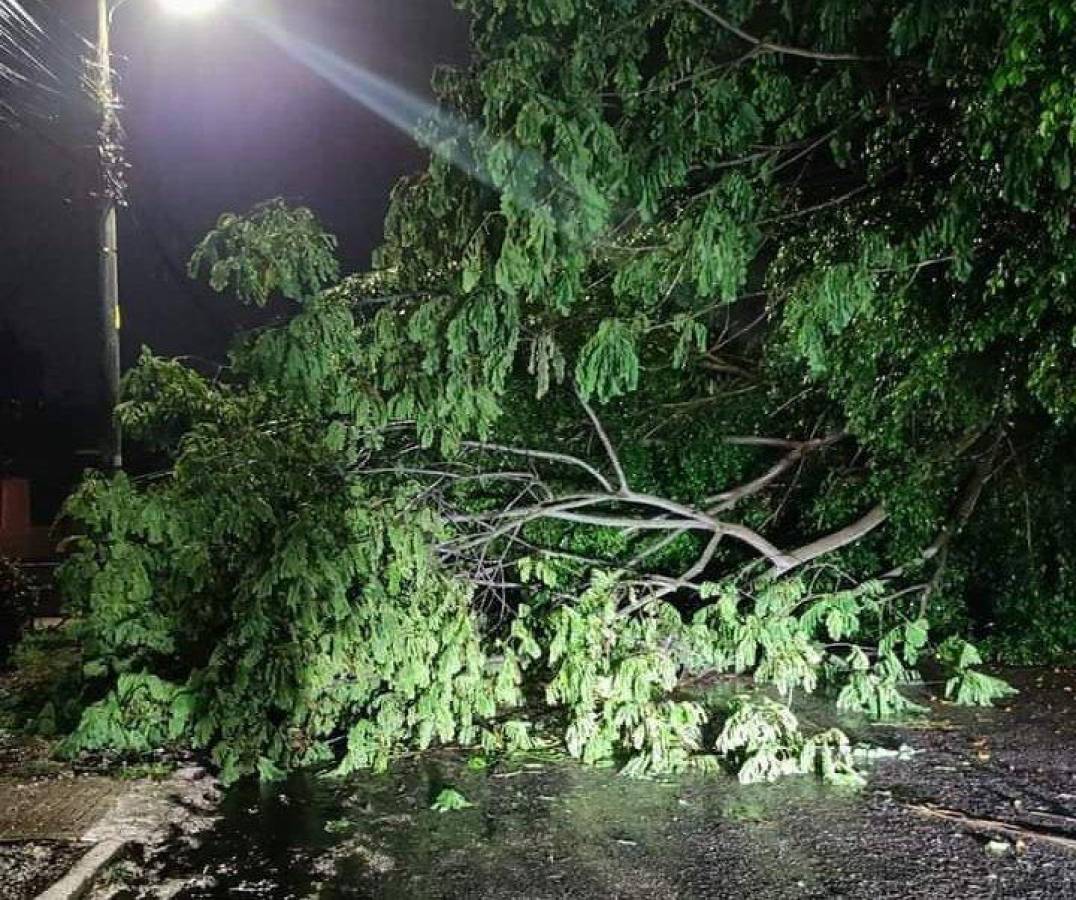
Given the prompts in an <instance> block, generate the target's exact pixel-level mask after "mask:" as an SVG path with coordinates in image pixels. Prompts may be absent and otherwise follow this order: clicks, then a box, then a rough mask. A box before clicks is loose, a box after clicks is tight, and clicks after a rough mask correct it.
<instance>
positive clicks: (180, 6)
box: [160, 0, 221, 16]
mask: <svg viewBox="0 0 1076 900" xmlns="http://www.w3.org/2000/svg"><path fill="white" fill-rule="evenodd" d="M160 4H161V6H163V7H164V8H165V9H166V10H168V12H170V13H172V14H173V15H177V16H201V15H204V14H205V13H208V12H212V11H213V10H214V9H215V8H216V7H218V6H220V4H221V0H160Z"/></svg>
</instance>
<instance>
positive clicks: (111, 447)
mask: <svg viewBox="0 0 1076 900" xmlns="http://www.w3.org/2000/svg"><path fill="white" fill-rule="evenodd" d="M110 16H111V11H110V10H109V8H108V0H97V71H98V83H97V89H98V93H99V95H100V96H99V102H100V104H101V133H100V135H99V141H98V153H99V154H100V165H101V213H100V216H101V218H100V224H99V231H98V248H97V250H98V254H99V256H100V272H101V285H100V293H101V296H100V302H101V309H100V325H101V370H102V374H103V375H104V379H105V387H106V403H107V406H108V423H107V426H106V431H105V438H104V442H103V445H102V452H101V460H102V463H103V465H104V468H105V469H106V470H108V471H119V470H120V469H122V468H123V442H122V435H121V434H120V426H119V422H118V421H117V420H116V407H117V406H118V405H119V402H120V273H119V234H118V228H117V224H116V197H115V191H114V187H115V185H114V184H113V180H112V177H111V172H110V165H111V162H112V161H111V160H110V153H111V152H112V149H113V147H114V145H115V141H114V139H115V138H116V137H117V136H118V135H117V132H118V131H119V122H118V121H117V118H116V97H115V93H114V91H113V85H112V48H111V41H110V39H109V25H110V22H109V19H110Z"/></svg>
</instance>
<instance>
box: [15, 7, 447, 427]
mask: <svg viewBox="0 0 1076 900" xmlns="http://www.w3.org/2000/svg"><path fill="white" fill-rule="evenodd" d="M225 2H227V0H225ZM249 2H251V3H262V4H264V3H268V2H269V0H249ZM62 5H63V6H64V7H65V8H66V9H67V10H68V12H69V14H70V15H71V18H70V20H69V21H70V22H71V23H72V24H73V25H76V26H78V27H80V28H82V29H84V31H85V32H86V33H89V31H90V29H91V26H92V20H91V19H87V18H80V17H78V16H77V15H76V13H81V14H82V15H83V16H85V15H87V14H90V15H92V8H93V3H92V2H91V0H64V3H63V4H62ZM276 8H277V9H278V10H279V11H280V12H281V14H283V15H285V16H286V19H287V24H288V28H289V29H292V30H293V31H294V33H296V34H301V35H302V36H304V37H306V38H308V39H310V40H313V41H316V42H318V43H320V44H324V45H325V46H327V47H329V48H332V49H334V50H335V51H336V52H337V53H339V54H340V55H342V56H344V57H346V58H347V59H349V60H354V61H355V62H356V63H359V64H361V65H362V66H364V67H366V68H367V69H370V70H372V71H374V72H376V73H378V74H379V75H382V76H384V77H386V78H388V79H391V80H392V81H393V82H395V83H397V84H399V85H401V86H403V87H406V88H409V89H411V90H413V91H416V92H419V93H423V94H428V85H429V80H430V75H431V73H432V71H433V68H434V66H435V65H437V64H439V63H456V64H460V63H464V62H465V61H466V58H467V23H466V21H464V19H463V18H462V17H461V16H460V15H459V14H458V13H457V12H455V10H454V9H453V8H452V6H451V3H450V0H301V2H300V0H291V2H290V3H288V4H286V5H285V4H281V3H279V2H278V3H277V4H276ZM113 40H114V45H115V51H116V53H117V55H118V56H119V57H121V58H120V59H119V60H118V68H119V70H120V72H121V78H122V81H121V84H120V90H121V93H122V96H123V100H124V103H125V109H124V111H123V124H124V126H125V128H126V131H127V135H128V141H127V157H128V160H129V162H130V163H131V164H132V166H133V168H132V170H131V172H130V176H129V178H130V208H129V209H127V210H125V211H124V212H123V213H122V214H121V234H120V247H121V253H120V274H121V301H122V307H123V312H124V319H123V337H122V340H123V357H124V364H125V366H126V365H130V364H131V363H132V361H133V360H134V358H135V357H136V355H137V353H138V350H139V348H140V347H141V346H142V345H143V344H146V345H149V346H150V347H151V348H152V349H153V350H155V351H157V352H158V353H161V354H165V355H182V354H194V355H200V356H205V357H210V358H220V357H221V356H222V355H223V353H224V351H225V348H226V347H227V345H228V342H229V338H230V335H231V334H232V333H233V332H234V331H235V329H236V328H238V327H242V325H243V324H249V323H252V322H253V321H255V318H254V317H252V315H251V314H250V313H249V312H247V311H244V310H242V309H239V308H237V306H236V304H235V303H234V301H232V300H231V299H229V298H225V297H219V296H217V295H215V294H213V293H212V292H210V291H208V290H206V289H204V288H200V287H198V286H196V285H194V284H193V283H191V282H188V281H187V280H186V278H185V276H184V274H183V269H184V266H185V262H186V259H187V257H188V256H189V254H190V250H191V248H192V247H193V245H194V243H195V241H196V240H197V239H198V238H199V237H200V236H201V235H202V234H203V233H205V231H206V230H208V228H209V227H211V225H212V224H213V222H214V220H215V219H216V217H217V215H218V214H219V213H221V212H224V211H229V210H234V211H243V210H246V209H248V208H249V207H250V206H251V205H252V204H254V203H255V202H257V201H259V200H262V199H265V198H268V197H272V196H284V197H286V198H287V199H289V200H290V201H293V202H296V203H303V204H305V205H308V206H310V207H312V208H313V209H314V210H315V211H316V212H317V213H318V214H319V215H320V216H321V217H322V218H323V220H324V221H325V222H326V223H327V225H328V227H329V228H330V230H332V231H334V232H335V233H336V234H337V235H338V236H339V238H340V242H341V251H342V256H343V259H344V263H345V268H346V269H348V270H353V269H356V268H363V267H365V266H366V265H367V263H368V261H369V254H370V251H371V250H372V249H373V248H374V247H375V246H376V245H377V243H378V242H379V239H380V236H381V226H382V221H383V216H384V212H385V207H386V204H387V199H388V194H389V190H390V189H391V187H392V185H393V183H394V182H395V181H396V179H397V178H398V177H400V176H401V175H403V174H407V173H410V172H414V171H416V170H418V169H420V168H421V167H422V165H423V161H424V156H423V154H422V152H421V151H420V150H419V148H417V147H416V146H415V144H414V143H413V142H412V141H411V139H410V138H409V137H408V136H407V135H405V134H402V133H401V132H399V131H397V130H396V129H395V128H393V127H392V126H391V125H389V124H387V123H385V122H383V121H381V120H380V119H378V118H377V117H376V116H375V115H374V114H373V113H371V112H369V111H367V110H366V109H364V108H363V107H362V106H361V105H359V104H358V103H356V101H354V100H353V99H350V98H348V97H346V96H344V95H343V94H341V93H339V92H338V91H337V89H336V88H334V87H332V86H331V85H329V84H327V83H326V82H324V81H322V80H321V79H320V78H318V77H317V76H316V75H314V74H313V73H311V72H309V71H307V70H306V69H304V68H303V67H302V66H300V65H299V64H298V63H296V62H294V61H293V60H292V59H291V58H289V57H288V56H287V55H286V54H283V53H282V52H281V51H280V50H279V49H278V48H277V47H275V46H274V45H272V44H271V43H269V42H268V41H267V40H266V39H265V38H263V37H261V36H260V35H258V34H257V33H255V32H254V31H253V30H252V29H251V28H250V27H249V26H248V25H246V24H244V22H243V21H241V20H239V19H237V18H235V17H232V16H228V15H223V16H215V17H212V18H209V19H199V20H186V19H176V18H173V17H169V16H167V15H166V14H165V13H163V12H162V11H161V10H160V8H159V6H158V5H157V3H156V2H155V0H127V2H126V3H125V4H124V6H123V7H122V8H121V9H120V10H119V11H118V13H117V15H116V18H115V26H114V38H113ZM0 90H2V89H0ZM82 102H83V101H79V103H82ZM77 105H78V104H76V105H75V107H74V108H77ZM66 118H67V121H62V122H60V123H54V124H47V125H43V126H42V127H41V128H34V129H22V130H18V131H13V130H11V129H8V128H3V127H2V126H0V399H3V398H4V397H11V396H12V395H15V394H22V395H23V396H34V395H38V396H44V397H45V398H46V399H48V400H49V401H50V402H56V401H57V400H59V399H66V400H69V401H72V402H76V403H78V404H80V405H87V404H92V403H93V402H94V398H95V397H96V396H99V380H98V370H97V361H96V360H97V355H96V354H97V352H98V345H97V331H96V324H95V322H96V320H95V315H96V303H97V280H96V279H97V275H96V258H95V239H94V238H95V235H94V216H95V212H94V206H93V203H92V201H91V200H90V199H89V198H88V197H87V192H88V191H89V190H90V189H92V184H93V180H92V179H93V165H94V157H93V147H92V135H89V134H87V132H86V131H85V127H84V126H85V124H86V123H85V122H83V123H81V124H82V130H81V131H80V130H79V123H78V121H77V120H78V116H77V115H69V116H67V117H66ZM37 132H44V133H45V134H46V135H47V136H48V138H49V139H48V140H45V139H43V138H42V137H41V135H40V134H39V133H37ZM2 437H3V436H2V435H0V440H2Z"/></svg>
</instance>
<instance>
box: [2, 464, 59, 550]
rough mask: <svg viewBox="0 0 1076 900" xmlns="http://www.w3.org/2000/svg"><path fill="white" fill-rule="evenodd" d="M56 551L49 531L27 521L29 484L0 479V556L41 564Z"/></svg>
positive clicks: (23, 480) (13, 479) (19, 480)
mask: <svg viewBox="0 0 1076 900" xmlns="http://www.w3.org/2000/svg"><path fill="white" fill-rule="evenodd" d="M55 552H56V548H55V544H54V542H53V540H52V536H51V535H50V533H49V529H48V528H35V527H34V526H33V523H32V522H31V520H30V482H29V481H27V480H26V479H25V478H0V556H8V557H11V558H12V559H16V560H21V561H24V562H44V561H46V560H50V559H52V558H53V556H54V555H55Z"/></svg>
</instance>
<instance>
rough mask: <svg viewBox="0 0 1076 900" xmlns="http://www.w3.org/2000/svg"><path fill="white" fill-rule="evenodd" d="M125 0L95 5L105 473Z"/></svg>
mask: <svg viewBox="0 0 1076 900" xmlns="http://www.w3.org/2000/svg"><path fill="white" fill-rule="evenodd" d="M126 2H128V0H114V2H110V0H97V72H98V81H97V93H98V102H99V103H100V104H101V132H100V138H99V147H100V155H101V160H100V162H101V176H102V177H101V218H100V224H99V232H98V254H99V257H100V277H101V327H102V329H103V333H102V338H103V340H102V360H101V361H102V365H103V371H104V376H105V385H106V390H107V397H108V413H109V429H108V432H107V437H106V439H105V445H104V447H103V451H104V452H103V453H102V456H103V461H104V465H105V468H106V469H109V470H112V471H118V470H119V469H121V468H123V444H122V436H121V434H120V427H119V423H118V422H117V421H116V415H115V413H116V407H117V405H118V404H119V399H120V297H119V247H118V244H119V239H118V229H117V224H116V205H117V202H118V201H119V199H120V198H119V194H120V189H121V187H122V185H121V183H120V182H119V180H118V179H117V178H116V175H117V173H116V171H115V166H116V165H117V164H118V162H119V160H118V158H117V157H118V153H117V151H118V148H119V140H118V134H119V122H118V120H117V116H116V94H115V90H114V87H113V84H112V47H111V36H110V33H109V32H110V26H111V24H112V15H113V13H115V12H116V10H117V9H119V7H120V6H122V5H124V4H125V3H126ZM159 2H160V4H161V6H162V7H164V9H166V10H167V11H168V12H170V13H173V14H175V15H181V16H187V17H194V16H198V15H204V14H206V13H209V12H211V11H212V10H213V9H214V8H216V7H217V6H219V5H220V4H221V3H222V2H223V0H159Z"/></svg>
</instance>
